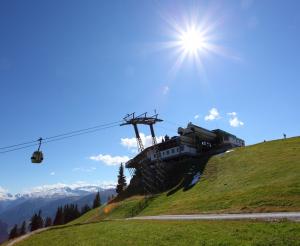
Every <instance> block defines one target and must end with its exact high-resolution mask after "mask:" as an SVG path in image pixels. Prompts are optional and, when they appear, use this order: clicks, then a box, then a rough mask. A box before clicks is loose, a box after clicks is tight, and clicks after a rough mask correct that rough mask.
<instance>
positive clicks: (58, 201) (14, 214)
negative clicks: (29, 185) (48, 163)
mask: <svg viewBox="0 0 300 246" xmlns="http://www.w3.org/2000/svg"><path fill="white" fill-rule="evenodd" d="M98 191H99V192H100V197H101V201H102V202H106V201H107V198H108V196H111V195H112V194H113V195H115V188H114V185H113V184H111V185H105V186H98V185H87V184H80V183H78V184H74V185H66V184H55V185H44V186H40V187H36V188H33V189H32V190H31V191H28V192H23V193H18V194H15V195H13V194H10V193H8V192H5V191H4V190H0V222H1V223H0V234H1V232H2V234H3V232H5V231H6V230H7V229H8V228H10V227H11V226H13V225H14V224H20V223H22V221H23V220H26V221H27V220H29V219H30V217H31V216H32V214H33V213H34V212H38V210H40V209H41V210H42V216H43V217H47V216H50V217H52V218H53V217H54V215H55V212H56V209H57V207H58V206H63V205H65V204H68V203H75V204H77V205H78V208H79V209H81V207H82V206H84V205H85V204H88V205H89V206H92V202H93V199H94V197H95V193H96V192H98ZM6 225H7V226H6Z"/></svg>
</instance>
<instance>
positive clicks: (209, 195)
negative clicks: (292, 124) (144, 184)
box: [18, 137, 300, 245]
mask: <svg viewBox="0 0 300 246" xmlns="http://www.w3.org/2000/svg"><path fill="white" fill-rule="evenodd" d="M143 204H144V203H143V197H139V196H137V197H131V198H129V199H126V200H124V201H121V202H118V203H114V204H110V205H108V206H102V207H100V208H98V209H94V210H91V211H89V212H88V213H86V214H85V215H83V216H81V217H80V218H78V219H77V220H75V221H73V222H71V223H69V224H68V225H65V226H60V227H54V228H51V229H50V230H49V231H46V232H42V233H40V234H36V235H34V236H32V237H30V238H28V239H26V240H25V241H23V242H21V243H20V244H18V245H74V244H75V245H170V244H171V245H300V233H299V232H300V224H299V223H292V222H287V221H282V222H259V221H126V220H124V221H109V219H122V218H127V217H131V216H135V215H137V214H138V215H158V214H193V213H212V212H217V213H223V212H226V213H228V212H238V213H239V212H266V211H269V212H271V211H300V137H297V138H290V139H286V140H276V141H270V142H266V143H261V144H256V145H252V146H248V147H245V148H239V149H235V150H234V151H233V152H230V153H226V154H224V155H219V156H214V157H212V158H211V159H210V160H209V161H208V163H207V166H206V169H205V171H204V174H203V175H202V177H201V180H200V181H199V182H198V183H197V184H196V185H195V186H194V187H193V188H191V189H189V190H187V191H183V190H182V189H181V190H178V191H177V192H175V193H174V194H172V195H169V196H168V195H167V192H166V193H163V194H160V195H158V196H156V197H154V198H153V199H152V200H151V201H150V203H149V204H148V205H147V206H145V208H144V206H143ZM103 219H106V220H103ZM99 221H100V222H99Z"/></svg>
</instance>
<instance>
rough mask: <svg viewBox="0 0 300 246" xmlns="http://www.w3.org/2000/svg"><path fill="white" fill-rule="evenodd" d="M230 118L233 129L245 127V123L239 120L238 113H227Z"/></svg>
mask: <svg viewBox="0 0 300 246" xmlns="http://www.w3.org/2000/svg"><path fill="white" fill-rule="evenodd" d="M227 114H228V115H229V116H230V119H229V124H230V125H231V126H232V127H239V126H243V125H244V122H242V121H240V120H239V118H238V117H237V113H236V112H231V113H227Z"/></svg>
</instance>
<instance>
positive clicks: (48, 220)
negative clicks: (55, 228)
mask: <svg viewBox="0 0 300 246" xmlns="http://www.w3.org/2000/svg"><path fill="white" fill-rule="evenodd" d="M49 226H52V219H51V218H50V217H47V218H46V220H45V227H49Z"/></svg>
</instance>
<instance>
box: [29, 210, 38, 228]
mask: <svg viewBox="0 0 300 246" xmlns="http://www.w3.org/2000/svg"><path fill="white" fill-rule="evenodd" d="M37 217H38V215H37V214H36V213H35V214H34V215H32V217H31V219H30V224H29V230H30V231H35V230H36V229H38V222H37Z"/></svg>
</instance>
